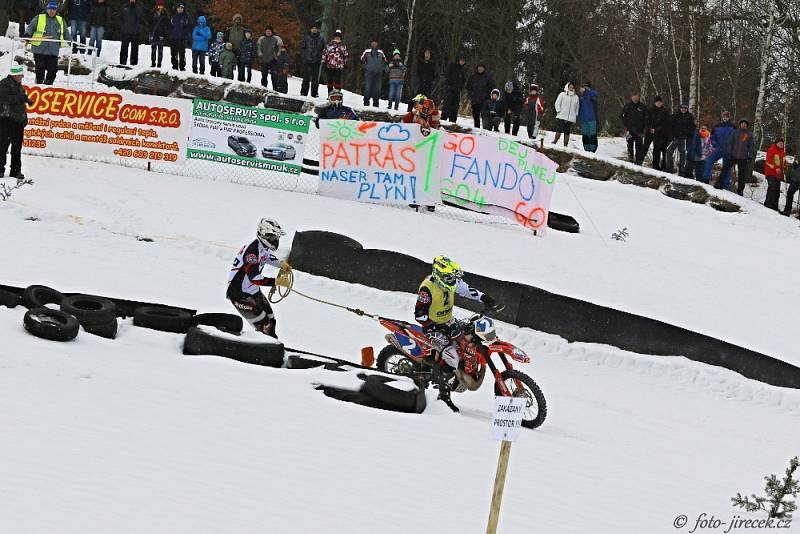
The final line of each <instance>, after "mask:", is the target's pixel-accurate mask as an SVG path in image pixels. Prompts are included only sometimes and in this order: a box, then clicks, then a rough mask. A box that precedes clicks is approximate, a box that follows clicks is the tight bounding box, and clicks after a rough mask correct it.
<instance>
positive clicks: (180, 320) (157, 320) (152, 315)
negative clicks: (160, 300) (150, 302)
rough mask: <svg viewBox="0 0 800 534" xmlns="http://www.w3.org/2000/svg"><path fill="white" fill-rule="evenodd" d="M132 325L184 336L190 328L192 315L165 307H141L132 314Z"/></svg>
mask: <svg viewBox="0 0 800 534" xmlns="http://www.w3.org/2000/svg"><path fill="white" fill-rule="evenodd" d="M133 324H134V325H135V326H141V327H142V328H151V329H153V330H160V331H162V332H174V333H176V334H185V333H186V332H187V331H188V330H189V327H190V326H192V314H191V313H189V312H187V311H186V310H181V309H179V308H170V307H167V306H142V307H140V308H136V310H135V311H134V312H133Z"/></svg>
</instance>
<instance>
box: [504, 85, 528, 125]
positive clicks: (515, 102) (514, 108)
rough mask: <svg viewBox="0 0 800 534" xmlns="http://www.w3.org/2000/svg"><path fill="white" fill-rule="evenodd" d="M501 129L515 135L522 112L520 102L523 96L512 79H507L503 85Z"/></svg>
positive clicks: (523, 98)
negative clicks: (503, 109) (503, 110)
mask: <svg viewBox="0 0 800 534" xmlns="http://www.w3.org/2000/svg"><path fill="white" fill-rule="evenodd" d="M502 100H503V107H504V108H505V113H503V130H504V131H505V132H506V133H507V134H508V133H510V134H511V135H517V134H518V133H519V124H520V120H521V118H520V117H521V114H522V102H523V101H524V100H525V97H523V96H522V92H521V91H520V89H519V85H518V84H517V83H516V82H514V81H513V80H509V81H507V82H506V84H505V85H504V86H503V95H502Z"/></svg>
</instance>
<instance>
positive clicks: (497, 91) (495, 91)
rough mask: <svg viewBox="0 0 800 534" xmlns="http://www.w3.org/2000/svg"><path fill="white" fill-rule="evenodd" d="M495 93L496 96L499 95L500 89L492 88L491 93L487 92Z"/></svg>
mask: <svg viewBox="0 0 800 534" xmlns="http://www.w3.org/2000/svg"><path fill="white" fill-rule="evenodd" d="M495 93H497V96H500V89H492V92H491V93H489V94H490V95H493V94H495Z"/></svg>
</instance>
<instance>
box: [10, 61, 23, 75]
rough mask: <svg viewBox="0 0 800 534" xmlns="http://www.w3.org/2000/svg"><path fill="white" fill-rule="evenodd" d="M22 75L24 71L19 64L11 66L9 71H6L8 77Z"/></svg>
mask: <svg viewBox="0 0 800 534" xmlns="http://www.w3.org/2000/svg"><path fill="white" fill-rule="evenodd" d="M24 73H25V71H24V69H23V68H22V65H20V64H19V63H14V64H13V65H11V70H9V71H8V74H9V76H22V75H23V74H24Z"/></svg>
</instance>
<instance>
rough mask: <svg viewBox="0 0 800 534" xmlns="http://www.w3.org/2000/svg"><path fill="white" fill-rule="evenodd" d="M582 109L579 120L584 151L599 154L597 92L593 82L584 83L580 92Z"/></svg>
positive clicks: (579, 112)
mask: <svg viewBox="0 0 800 534" xmlns="http://www.w3.org/2000/svg"><path fill="white" fill-rule="evenodd" d="M578 97H579V98H580V109H579V111H578V120H580V121H581V136H582V137H583V149H584V150H585V151H587V152H597V118H598V116H599V115H598V112H597V91H595V90H594V89H592V84H591V82H584V84H583V87H581V88H580V89H579V90H578Z"/></svg>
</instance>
